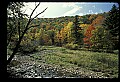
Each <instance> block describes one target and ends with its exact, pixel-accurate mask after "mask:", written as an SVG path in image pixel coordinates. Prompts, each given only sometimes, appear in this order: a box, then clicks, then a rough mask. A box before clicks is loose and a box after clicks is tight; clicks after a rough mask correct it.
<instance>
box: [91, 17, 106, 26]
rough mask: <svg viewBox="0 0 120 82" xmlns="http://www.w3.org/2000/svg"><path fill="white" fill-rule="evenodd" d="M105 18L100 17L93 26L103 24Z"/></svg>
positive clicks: (94, 21) (93, 22)
mask: <svg viewBox="0 0 120 82" xmlns="http://www.w3.org/2000/svg"><path fill="white" fill-rule="evenodd" d="M103 20H104V17H103V16H98V17H97V18H96V19H95V20H93V21H92V25H99V24H101V23H102V22H103Z"/></svg>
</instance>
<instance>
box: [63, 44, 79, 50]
mask: <svg viewBox="0 0 120 82" xmlns="http://www.w3.org/2000/svg"><path fill="white" fill-rule="evenodd" d="M64 47H65V48H68V49H71V50H77V49H78V44H73V43H68V44H66V45H65V46H64Z"/></svg>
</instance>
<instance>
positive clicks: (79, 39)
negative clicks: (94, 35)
mask: <svg viewBox="0 0 120 82" xmlns="http://www.w3.org/2000/svg"><path fill="white" fill-rule="evenodd" d="M79 26H80V23H79V21H78V15H76V16H75V21H74V22H73V27H72V36H73V37H74V38H75V41H74V43H75V44H80V45H83V33H82V29H81V27H79Z"/></svg>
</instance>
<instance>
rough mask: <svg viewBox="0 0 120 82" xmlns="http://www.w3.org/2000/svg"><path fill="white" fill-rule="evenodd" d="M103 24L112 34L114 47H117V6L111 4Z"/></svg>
mask: <svg viewBox="0 0 120 82" xmlns="http://www.w3.org/2000/svg"><path fill="white" fill-rule="evenodd" d="M103 26H104V27H105V28H106V30H108V31H109V32H110V33H111V34H112V36H113V37H112V42H113V43H114V44H115V46H114V49H118V42H119V8H118V7H116V5H113V7H112V9H111V10H110V11H109V14H108V17H107V18H106V20H105V21H104V23H103Z"/></svg>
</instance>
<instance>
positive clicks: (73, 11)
mask: <svg viewBox="0 0 120 82" xmlns="http://www.w3.org/2000/svg"><path fill="white" fill-rule="evenodd" d="M78 10H79V8H73V9H72V10H70V11H68V12H66V13H64V15H71V14H74V13H75V12H77V11H78Z"/></svg>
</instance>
